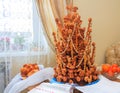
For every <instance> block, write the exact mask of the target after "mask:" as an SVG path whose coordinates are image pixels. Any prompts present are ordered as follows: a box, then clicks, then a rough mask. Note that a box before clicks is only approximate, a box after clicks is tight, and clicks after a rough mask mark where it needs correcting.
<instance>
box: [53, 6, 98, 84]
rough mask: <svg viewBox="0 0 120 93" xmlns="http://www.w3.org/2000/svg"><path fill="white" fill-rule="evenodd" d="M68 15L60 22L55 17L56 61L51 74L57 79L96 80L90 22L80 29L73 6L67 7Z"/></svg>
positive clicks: (79, 21)
mask: <svg viewBox="0 0 120 93" xmlns="http://www.w3.org/2000/svg"><path fill="white" fill-rule="evenodd" d="M67 10H68V14H67V15H66V16H65V17H64V19H63V20H64V21H63V22H64V23H63V24H62V23H61V22H60V21H59V19H56V24H57V27H58V32H57V34H56V33H53V36H54V42H55V49H56V61H57V65H56V67H55V68H54V70H55V74H54V77H55V78H56V79H57V81H59V82H68V83H77V84H79V85H83V84H87V83H91V82H92V81H95V80H97V79H98V71H97V70H96V66H95V65H94V58H95V49H96V48H95V43H94V42H92V40H91V32H92V29H91V22H92V19H91V18H89V19H88V27H87V28H85V27H84V28H82V27H81V24H82V20H81V17H80V15H79V14H78V12H77V10H78V8H77V7H73V6H72V5H69V6H67Z"/></svg>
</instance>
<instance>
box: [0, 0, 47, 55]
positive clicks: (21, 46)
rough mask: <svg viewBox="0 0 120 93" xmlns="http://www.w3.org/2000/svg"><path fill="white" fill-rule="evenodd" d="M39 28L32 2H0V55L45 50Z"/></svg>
mask: <svg viewBox="0 0 120 93" xmlns="http://www.w3.org/2000/svg"><path fill="white" fill-rule="evenodd" d="M40 26H41V24H40V23H39V18H38V15H37V11H36V7H35V4H34V3H33V1H32V0H0V53H2V52H4V53H5V52H9V51H13V52H16V51H17V52H18V51H19V52H25V51H28V50H30V51H31V50H32V51H33V50H34V51H35V50H46V49H47V48H46V47H44V46H47V43H46V41H45V39H44V37H43V32H42V30H41V28H42V27H40ZM43 48H44V49H43Z"/></svg>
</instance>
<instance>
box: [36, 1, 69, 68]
mask: <svg viewBox="0 0 120 93" xmlns="http://www.w3.org/2000/svg"><path fill="white" fill-rule="evenodd" d="M35 1H36V6H37V9H38V15H39V18H40V22H42V24H43V28H44V35H45V38H46V40H47V42H48V45H49V51H50V52H49V58H48V60H49V62H48V64H47V66H54V65H55V64H56V62H55V47H54V40H53V35H52V33H53V32H57V27H56V23H55V18H59V19H60V21H61V22H62V21H63V16H64V15H65V14H66V12H67V11H66V9H65V8H66V4H67V3H69V0H35ZM66 1H67V3H66Z"/></svg>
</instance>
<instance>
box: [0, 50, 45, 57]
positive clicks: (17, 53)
mask: <svg viewBox="0 0 120 93" xmlns="http://www.w3.org/2000/svg"><path fill="white" fill-rule="evenodd" d="M46 54H47V51H41V52H40V51H15V52H13V51H11V52H1V53H0V57H18V56H38V55H46Z"/></svg>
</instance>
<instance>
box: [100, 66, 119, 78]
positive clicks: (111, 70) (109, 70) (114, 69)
mask: <svg viewBox="0 0 120 93" xmlns="http://www.w3.org/2000/svg"><path fill="white" fill-rule="evenodd" d="M102 72H103V73H106V74H107V75H108V76H110V77H113V76H114V75H116V74H119V73H120V67H119V66H118V65H117V64H112V65H110V64H102Z"/></svg>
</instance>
